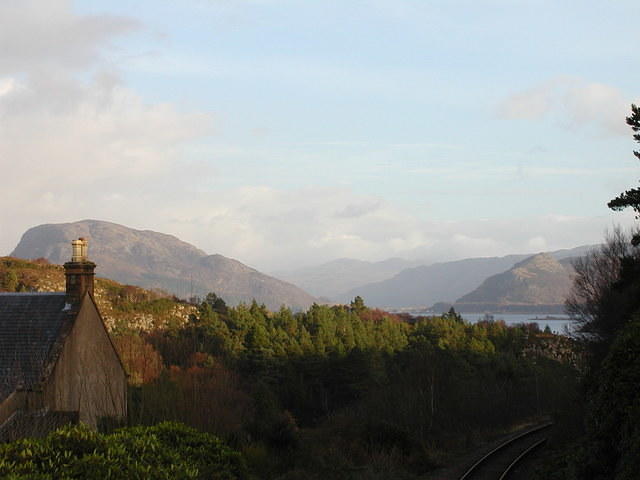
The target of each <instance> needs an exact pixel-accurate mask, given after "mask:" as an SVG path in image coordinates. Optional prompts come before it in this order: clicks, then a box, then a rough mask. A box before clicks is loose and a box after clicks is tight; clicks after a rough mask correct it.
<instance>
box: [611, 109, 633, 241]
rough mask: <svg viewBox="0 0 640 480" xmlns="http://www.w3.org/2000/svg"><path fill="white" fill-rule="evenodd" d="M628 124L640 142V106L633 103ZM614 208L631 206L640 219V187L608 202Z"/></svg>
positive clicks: (619, 208)
mask: <svg viewBox="0 0 640 480" xmlns="http://www.w3.org/2000/svg"><path fill="white" fill-rule="evenodd" d="M627 125H629V126H630V127H631V130H633V131H634V132H635V133H634V135H633V139H634V140H635V141H636V142H638V143H640V133H638V132H640V107H637V106H636V105H631V115H630V116H628V117H627ZM633 154H634V155H635V156H636V157H637V158H638V159H640V151H634V152H633ZM608 206H609V208H611V209H612V210H623V209H625V208H627V207H631V208H632V209H633V211H634V212H635V213H636V219H640V188H638V187H635V188H631V189H629V190H627V191H626V192H623V193H621V194H620V195H618V196H617V197H616V198H614V199H613V200H611V201H610V202H609V203H608ZM632 243H633V244H634V245H638V244H640V232H639V233H636V234H635V235H634V236H633V238H632Z"/></svg>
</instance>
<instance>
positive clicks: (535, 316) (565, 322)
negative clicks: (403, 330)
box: [412, 310, 574, 334]
mask: <svg viewBox="0 0 640 480" xmlns="http://www.w3.org/2000/svg"><path fill="white" fill-rule="evenodd" d="M412 315H415V316H421V315H434V313H433V312H430V311H427V310H425V311H422V312H412ZM461 315H462V318H464V319H465V320H466V321H467V322H469V323H476V322H478V321H479V320H482V319H484V318H485V315H486V314H485V313H462V314H461ZM491 316H492V317H493V319H494V320H496V321H497V320H504V323H506V324H507V325H515V324H518V323H537V324H538V325H539V326H540V330H544V329H545V327H547V326H549V328H550V329H551V331H552V332H553V333H562V334H564V333H567V329H569V331H570V330H571V328H572V326H573V324H574V322H572V321H571V320H569V317H568V316H567V315H562V314H559V313H494V314H491Z"/></svg>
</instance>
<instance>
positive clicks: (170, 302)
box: [0, 257, 196, 332]
mask: <svg viewBox="0 0 640 480" xmlns="http://www.w3.org/2000/svg"><path fill="white" fill-rule="evenodd" d="M64 289H65V278H64V269H63V268H62V267H61V266H60V265H52V264H49V263H48V262H47V261H45V260H37V261H27V260H22V259H18V258H12V257H0V291H29V292H64ZM94 295H95V299H96V303H97V304H98V308H99V309H100V313H101V315H102V318H103V319H104V321H105V324H106V325H107V328H108V329H109V330H111V331H118V332H124V331H150V330H153V329H155V328H163V327H166V326H169V325H174V326H178V325H183V324H185V323H186V322H187V320H188V319H189V315H190V314H193V313H195V311H196V309H195V307H194V306H192V305H189V304H186V303H183V302H179V301H176V300H175V299H174V298H172V297H169V296H168V295H166V294H162V293H160V292H154V291H151V290H145V289H143V288H140V287H134V286H131V285H122V284H120V283H118V282H115V281H113V280H109V279H106V278H99V277H98V278H96V281H95V290H94Z"/></svg>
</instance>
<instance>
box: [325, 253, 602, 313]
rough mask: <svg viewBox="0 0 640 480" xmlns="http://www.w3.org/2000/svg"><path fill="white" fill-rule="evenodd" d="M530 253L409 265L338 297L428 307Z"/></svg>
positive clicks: (564, 256)
mask: <svg viewBox="0 0 640 480" xmlns="http://www.w3.org/2000/svg"><path fill="white" fill-rule="evenodd" d="M591 248H593V246H590V245H585V246H581V247H576V248H572V249H567V250H558V251H555V252H551V253H550V255H551V256H552V257H553V258H555V259H557V260H561V259H567V258H571V257H578V256H581V255H584V253H586V252H587V251H588V250H590V249H591ZM531 256H532V254H526V255H508V256H505V257H488V258H469V259H464V260H457V261H453V262H443V263H434V264H432V265H423V266H418V267H414V268H409V269H405V270H403V271H401V272H400V273H398V274H397V275H395V276H393V277H392V278H389V279H387V280H383V281H379V282H373V283H369V284H367V285H362V286H360V287H357V288H354V289H351V290H349V291H347V292H345V293H343V294H341V295H339V296H338V297H337V298H336V300H337V301H342V302H346V301H348V300H349V299H352V298H353V297H355V296H356V295H360V296H361V297H362V298H364V299H365V301H366V303H367V304H368V305H370V306H375V307H392V308H402V307H409V306H413V307H418V306H423V307H429V306H431V305H433V304H434V303H436V302H449V303H453V302H454V301H455V300H456V299H458V298H460V297H462V296H463V295H466V294H467V293H469V292H471V291H473V290H474V289H476V288H478V287H479V286H480V285H481V284H482V282H483V281H484V280H486V279H487V278H489V277H491V276H492V275H496V274H499V273H503V272H505V271H506V270H508V269H510V268H511V267H513V266H514V264H516V263H517V262H520V261H522V260H525V259H526V258H529V257H531Z"/></svg>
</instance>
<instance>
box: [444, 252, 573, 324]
mask: <svg viewBox="0 0 640 480" xmlns="http://www.w3.org/2000/svg"><path fill="white" fill-rule="evenodd" d="M573 275H574V270H573V267H572V266H571V262H570V261H569V260H562V261H558V260H556V259H555V258H553V256H551V255H550V254H548V253H540V254H538V255H534V256H532V257H529V258H527V259H525V260H523V261H521V262H519V263H517V264H515V265H514V266H513V267H512V268H510V269H509V270H507V271H506V272H503V273H499V274H497V275H493V276H491V277H489V278H487V279H486V280H485V281H484V282H482V284H481V285H480V286H479V287H478V288H476V289H475V290H474V291H472V292H471V293H468V294H466V295H464V296H463V297H461V298H459V299H458V300H457V301H456V302H455V303H454V307H455V309H456V310H457V311H460V312H483V311H525V310H526V311H529V310H530V309H535V310H540V311H542V310H544V311H547V312H551V311H562V309H563V306H564V301H565V299H566V297H567V295H568V294H569V292H570V291H571V286H572V283H573Z"/></svg>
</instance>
